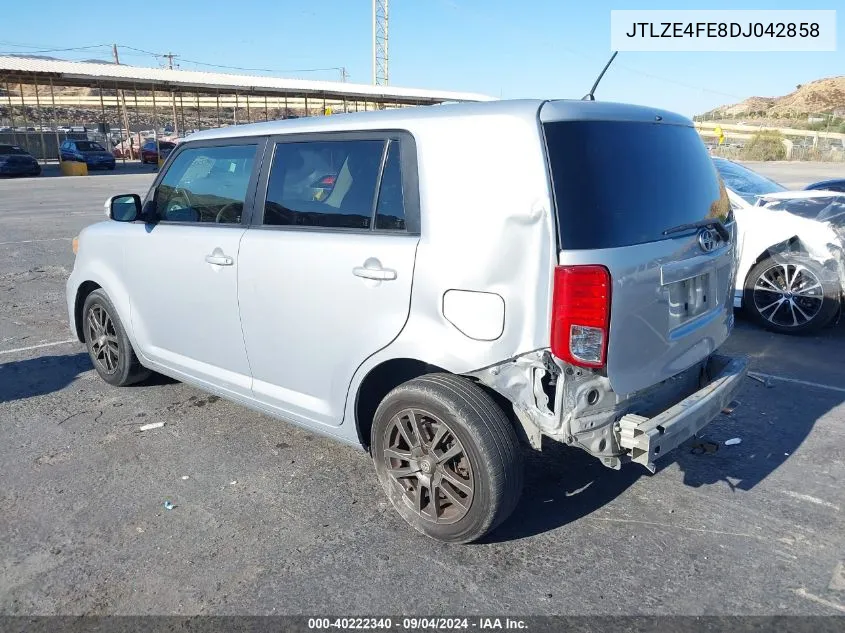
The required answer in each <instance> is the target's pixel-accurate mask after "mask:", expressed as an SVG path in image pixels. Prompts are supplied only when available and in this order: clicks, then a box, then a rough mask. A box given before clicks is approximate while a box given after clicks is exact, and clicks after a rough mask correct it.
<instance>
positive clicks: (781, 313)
mask: <svg viewBox="0 0 845 633" xmlns="http://www.w3.org/2000/svg"><path fill="white" fill-rule="evenodd" d="M753 296H754V307H755V308H756V309H757V312H758V313H759V314H760V315H761V316H762V317H763V318H764V319H766V320H767V321H769V322H770V323H772V324H774V325H778V326H780V327H800V326H802V325H805V324H806V323H809V322H810V321H812V320H813V319H814V318H815V317H816V316H817V315H818V314H819V312H820V311H821V309H822V304H823V303H824V288H823V287H822V284H821V281H820V280H819V278H818V277H817V276H816V275H815V274H814V273H813V272H812V271H811V270H810V269H809V268H807V267H806V266H804V265H802V264H798V263H783V264H773V265H772V266H770V267H769V268H767V269H766V270H764V271H763V272H762V273H761V274H760V276H759V277H757V280H756V281H755V282H754V294H753Z"/></svg>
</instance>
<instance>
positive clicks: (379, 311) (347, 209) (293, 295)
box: [238, 132, 419, 425]
mask: <svg viewBox="0 0 845 633" xmlns="http://www.w3.org/2000/svg"><path fill="white" fill-rule="evenodd" d="M270 151H271V150H270V149H269V148H268V153H269V152H270ZM272 152H273V157H272V161H270V168H269V172H268V173H265V174H263V176H262V179H263V181H262V183H260V184H259V194H258V203H257V205H256V206H257V212H256V214H255V221H254V224H253V226H251V227H250V229H249V230H248V231H247V232H246V234H245V235H244V238H243V241H242V243H241V249H240V269H239V284H238V285H239V297H238V299H239V303H240V313H241V321H242V324H243V332H244V338H245V341H246V348H247V353H248V355H249V362H250V366H251V368H252V376H253V393H254V395H255V397H256V398H257V399H259V400H260V401H262V402H263V403H265V404H267V405H268V406H271V407H273V408H274V409H276V410H278V411H279V412H280V413H282V414H284V415H287V416H289V417H293V418H295V419H299V420H301V421H311V422H318V423H322V424H327V425H339V424H340V423H341V422H342V418H343V408H344V404H345V401H346V395H347V390H348V388H349V384H350V382H351V380H352V375H353V374H354V372H355V370H356V369H357V368H358V367H359V365H360V364H361V363H362V362H363V361H364V360H365V359H366V358H367V357H368V356H370V355H371V354H373V353H375V352H376V351H378V350H379V349H381V348H383V347H385V346H386V345H388V344H389V343H390V342H391V341H392V340H393V339H394V338H395V337H396V336H397V335H398V334H399V332H400V331H401V330H402V327H403V326H404V324H405V321H406V320H407V317H408V310H409V305H410V298H411V281H412V275H413V269H414V257H415V253H416V247H417V242H418V241H419V202H418V194H417V188H416V182H415V179H416V158H415V157H416V153H415V150H414V147H413V139H412V138H411V137H410V135H409V134H406V133H387V132H377V133H360V134H358V133H355V134H326V135H313V136H289V137H282V138H278V139H276V140H275V143H274V147H273V149H272ZM325 174H336V177H335V178H334V180H333V182H332V184H331V186H327V183H326V182H322V183H321V182H320V180H321V178H322V177H324V176H325ZM258 209H262V210H263V213H261V212H259V211H258Z"/></svg>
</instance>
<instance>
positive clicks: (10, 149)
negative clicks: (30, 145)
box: [0, 145, 26, 154]
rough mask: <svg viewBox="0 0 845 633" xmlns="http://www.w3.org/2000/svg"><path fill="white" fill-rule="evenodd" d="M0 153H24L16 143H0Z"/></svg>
mask: <svg viewBox="0 0 845 633" xmlns="http://www.w3.org/2000/svg"><path fill="white" fill-rule="evenodd" d="M0 154H26V152H25V151H23V150H22V149H21V148H20V147H18V146H17V145H0Z"/></svg>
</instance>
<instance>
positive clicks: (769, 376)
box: [748, 371, 845, 393]
mask: <svg viewBox="0 0 845 633" xmlns="http://www.w3.org/2000/svg"><path fill="white" fill-rule="evenodd" d="M748 375H749V376H756V377H758V378H764V379H768V380H779V381H780V382H791V383H792V384H795V385H804V386H805V387H816V388H817V389H827V390H828V391H838V392H839V393H845V387H837V386H835V385H825V384H822V383H820V382H811V381H809V380H799V379H798V378H786V377H784V376H775V375H774V374H761V373H760V372H756V371H754V372H752V371H750V372H748Z"/></svg>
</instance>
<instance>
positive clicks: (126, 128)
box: [111, 44, 135, 162]
mask: <svg viewBox="0 0 845 633" xmlns="http://www.w3.org/2000/svg"><path fill="white" fill-rule="evenodd" d="M111 50H112V53H113V54H114V63H115V64H118V65H120V58H119V57H118V56H117V44H112V45H111ZM117 96H118V97H119V98H120V106H121V108H122V109H123V129H124V131H125V132H126V138H125V139H124V141H123V152H121V154H123V160H124V162H126V145H127V144H128V145H129V158H130V159H133V158H135V152H134V151H133V150H134V148H133V147H132V132H131V131H130V130H129V111H128V110H127V109H126V93H124V92H123V90H118V91H117Z"/></svg>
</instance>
